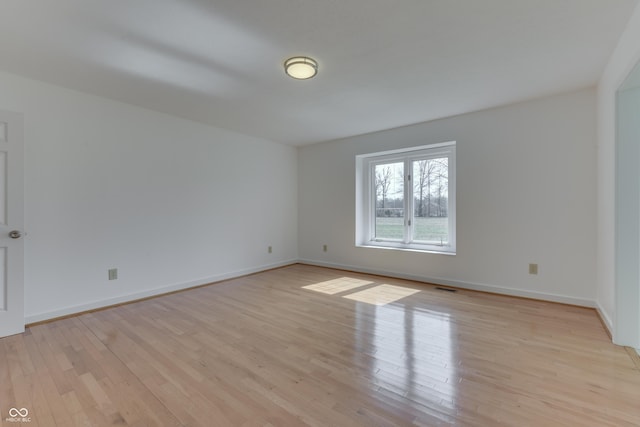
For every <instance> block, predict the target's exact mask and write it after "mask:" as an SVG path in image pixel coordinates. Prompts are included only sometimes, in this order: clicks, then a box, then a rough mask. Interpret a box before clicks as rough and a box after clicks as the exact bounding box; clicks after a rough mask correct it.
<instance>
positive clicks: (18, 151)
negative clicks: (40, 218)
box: [0, 110, 24, 337]
mask: <svg viewBox="0 0 640 427" xmlns="http://www.w3.org/2000/svg"><path fill="white" fill-rule="evenodd" d="M23 157H24V148H23V143H22V114H18V113H11V112H8V111H3V110H0V337H4V336H7V335H13V334H17V333H20V332H23V331H24V237H23V234H24V233H23V227H24V177H23Z"/></svg>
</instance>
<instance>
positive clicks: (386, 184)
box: [374, 157, 449, 244]
mask: <svg viewBox="0 0 640 427" xmlns="http://www.w3.org/2000/svg"><path fill="white" fill-rule="evenodd" d="M410 167H411V169H412V170H411V171H408V172H405V162H395V163H384V164H378V165H376V166H375V171H374V174H375V192H376V199H375V207H376V209H375V217H376V218H375V237H376V238H379V239H394V240H395V239H398V240H402V239H404V230H405V221H406V220H410V221H411V223H412V227H411V228H410V229H411V230H412V232H413V235H412V236H408V238H409V240H411V241H421V242H429V243H434V244H447V243H448V241H449V235H448V234H449V232H448V220H447V217H448V188H449V183H448V181H449V164H448V159H447V158H446V157H445V158H430V159H419V160H413V161H411V162H410ZM409 173H410V174H411V180H409V181H406V176H407V174H409ZM405 182H409V183H410V184H409V185H410V188H407V189H406V190H408V191H405ZM405 197H410V198H412V199H413V200H407V202H411V203H405ZM405 209H412V212H405Z"/></svg>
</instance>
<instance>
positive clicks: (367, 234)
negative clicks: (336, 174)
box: [356, 141, 456, 255]
mask: <svg viewBox="0 0 640 427" xmlns="http://www.w3.org/2000/svg"><path fill="white" fill-rule="evenodd" d="M443 157H447V158H448V173H449V178H448V206H447V217H448V228H449V230H448V232H449V242H448V243H446V244H442V245H440V244H432V243H427V242H420V241H412V240H411V239H410V236H412V235H413V227H414V224H415V221H414V218H413V216H414V195H413V191H414V187H413V178H414V177H413V176H410V177H409V175H411V174H412V173H413V172H412V164H413V161H415V160H422V159H429V158H443ZM391 162H404V169H405V178H404V213H405V215H404V216H405V223H404V233H403V238H402V239H401V240H400V239H379V238H375V224H376V218H375V215H376V206H375V203H376V190H375V166H376V165H379V164H385V163H391ZM356 246H360V247H378V248H390V249H401V250H411V251H420V252H428V253H439V254H447V255H455V253H456V143H455V141H449V142H443V143H439V144H431V145H423V146H420V147H413V148H407V149H401V150H392V151H384V152H378V153H370V154H362V155H358V156H356Z"/></svg>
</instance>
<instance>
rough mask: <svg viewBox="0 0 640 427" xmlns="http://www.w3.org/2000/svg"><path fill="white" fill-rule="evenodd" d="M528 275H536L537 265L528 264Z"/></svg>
mask: <svg viewBox="0 0 640 427" xmlns="http://www.w3.org/2000/svg"><path fill="white" fill-rule="evenodd" d="M529 274H538V264H529Z"/></svg>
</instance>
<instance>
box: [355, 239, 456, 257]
mask: <svg viewBox="0 0 640 427" xmlns="http://www.w3.org/2000/svg"><path fill="white" fill-rule="evenodd" d="M356 247H357V248H369V249H387V250H393V251H402V252H418V253H423V254H435V255H455V254H456V252H455V251H451V250H447V251H445V250H437V249H435V248H433V249H432V248H428V249H427V248H420V247H416V246H409V245H407V246H395V245H384V244H380V243H378V242H375V243H369V244H356Z"/></svg>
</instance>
